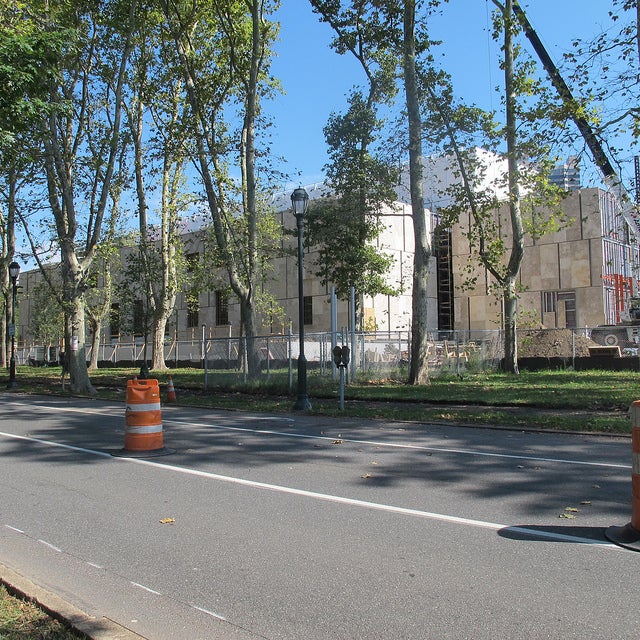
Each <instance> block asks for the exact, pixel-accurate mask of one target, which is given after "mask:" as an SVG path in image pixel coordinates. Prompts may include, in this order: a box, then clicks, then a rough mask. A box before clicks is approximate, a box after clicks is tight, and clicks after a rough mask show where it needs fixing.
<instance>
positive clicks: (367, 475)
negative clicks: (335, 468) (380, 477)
mask: <svg viewBox="0 0 640 640" xmlns="http://www.w3.org/2000/svg"><path fill="white" fill-rule="evenodd" d="M360 477H361V478H364V479H365V480H366V479H367V478H372V477H373V476H372V475H371V474H370V473H365V474H363V475H361V476H360Z"/></svg>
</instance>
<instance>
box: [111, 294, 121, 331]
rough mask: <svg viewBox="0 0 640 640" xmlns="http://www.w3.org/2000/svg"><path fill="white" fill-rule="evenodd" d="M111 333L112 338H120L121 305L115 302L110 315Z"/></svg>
mask: <svg viewBox="0 0 640 640" xmlns="http://www.w3.org/2000/svg"><path fill="white" fill-rule="evenodd" d="M109 331H110V332H111V337H112V338H119V337H120V305H119V304H118V303H117V302H114V303H113V304H112V305H111V312H110V314H109Z"/></svg>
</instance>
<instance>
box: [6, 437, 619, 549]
mask: <svg viewBox="0 0 640 640" xmlns="http://www.w3.org/2000/svg"><path fill="white" fill-rule="evenodd" d="M0 435H8V437H15V438H19V439H21V440H34V441H35V442H38V443H40V444H45V445H48V446H51V447H60V448H62V449H68V450H71V451H79V452H82V453H89V454H94V455H98V456H102V457H104V456H107V457H109V458H111V455H110V454H107V453H105V452H104V451H93V450H91V449H84V448H82V447H74V446H72V445H68V444H61V443H58V442H49V441H47V440H39V439H37V438H29V437H26V436H12V435H11V434H4V433H2V432H0ZM112 459H113V460H114V462H128V463H131V464H139V465H143V466H147V467H153V468H155V469H161V470H163V471H173V472H175V473H182V474H185V475H190V476H195V477H199V478H207V479H209V480H216V481H218V482H225V483H228V484H236V485H239V486H243V487H249V488H252V489H263V490H267V491H273V492H276V493H283V494H287V495H294V496H300V497H304V498H310V499H312V500H321V501H323V502H332V503H334V504H342V505H347V506H352V507H360V508H365V509H372V510H375V511H384V512H387V513H395V514H399V515H405V516H411V517H415V518H422V519H426V520H436V521H440V522H448V523H452V524H461V525H466V526H471V527H477V528H481V529H490V530H493V531H515V532H518V533H526V534H527V535H531V536H534V537H536V536H537V537H540V536H542V537H545V538H548V539H555V540H559V541H573V542H576V543H580V544H587V545H591V546H596V547H602V548H608V549H614V550H618V551H620V550H622V548H621V547H618V546H617V545H614V544H611V543H607V542H603V541H600V540H593V539H591V538H581V537H578V536H570V535H569V536H568V535H566V534H559V533H554V532H551V531H548V532H542V533H541V532H540V531H538V530H536V529H528V528H526V527H511V526H509V525H506V524H499V523H497V522H487V521H484V520H474V519H470V518H461V517H459V516H450V515H447V514H444V513H434V512H432V511H422V510H421V509H409V508H406V507H397V506H394V505H389V504H382V503H379V502H369V501H368V500H358V499H356V498H346V497H343V496H335V495H331V494H328V493H319V492H317V491H307V490H306V489H296V488H295V487H286V486H283V485H277V484H269V483H266V482H258V481H256V480H246V479H245V478H236V477H233V476H224V475H221V474H219V473H211V472H209V471H201V470H199V469H189V468H188V467H178V466H176V465H169V464H163V463H159V462H154V461H153V460H144V459H141V458H119V457H118V458H112Z"/></svg>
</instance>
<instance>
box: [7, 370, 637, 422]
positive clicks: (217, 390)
mask: <svg viewBox="0 0 640 640" xmlns="http://www.w3.org/2000/svg"><path fill="white" fill-rule="evenodd" d="M137 373H138V371H137V370H134V369H99V370H98V371H95V372H92V374H91V379H92V382H93V384H94V385H95V387H96V389H97V396H98V397H100V398H104V399H114V400H122V401H123V402H124V399H125V390H126V383H127V380H128V379H130V378H132V377H133V376H134V375H135V374H137ZM169 374H171V376H172V377H173V380H174V384H175V386H176V390H177V393H178V401H179V403H180V404H183V405H189V406H201V407H209V408H220V409H247V408H251V410H253V411H265V412H290V411H291V410H292V404H293V397H294V395H295V393H294V394H292V393H291V392H290V389H289V384H288V374H287V372H283V371H273V372H270V374H269V376H265V375H263V376H262V377H261V378H260V379H259V380H257V381H245V380H243V379H242V377H241V375H240V374H239V373H237V372H235V371H216V372H210V373H209V375H208V388H207V390H204V372H203V371H202V370H200V369H174V370H171V371H166V372H152V373H151V377H153V378H157V379H158V380H159V382H160V385H161V388H163V389H164V385H165V383H166V381H167V380H168V376H169ZM17 378H18V382H19V392H31V393H45V394H56V395H68V392H63V391H62V387H61V384H60V369H59V368H55V367H52V368H42V369H36V368H32V367H19V368H18V374H17ZM294 382H295V380H294ZM308 382H309V385H308V386H309V391H310V395H311V402H312V406H313V409H312V411H311V413H314V414H318V415H329V416H341V415H344V416H349V417H360V418H370V419H375V418H381V419H388V420H407V421H417V422H446V423H463V424H471V425H496V426H509V427H517V428H520V427H522V428H540V429H556V430H563V431H565V430H566V431H590V432H600V433H619V434H628V433H630V431H631V425H630V422H629V420H628V409H629V406H630V404H631V403H632V402H634V401H635V400H636V399H638V397H639V396H640V373H639V372H629V371H580V372H576V371H570V370H563V371H555V370H554V371H537V372H522V373H520V375H517V376H516V375H510V374H505V373H474V374H465V375H464V376H462V377H458V376H439V377H436V378H433V379H432V381H431V384H430V385H423V386H413V385H407V384H404V383H403V382H402V381H401V380H396V379H386V380H369V379H366V378H365V379H359V380H356V381H354V382H352V383H351V384H349V385H348V386H347V387H346V391H345V399H346V405H345V410H344V411H340V408H339V406H338V393H339V389H338V382H337V381H333V380H332V379H331V377H330V376H328V375H324V376H320V375H318V374H317V373H316V372H315V371H310V372H309V380H308ZM294 392H295V389H294Z"/></svg>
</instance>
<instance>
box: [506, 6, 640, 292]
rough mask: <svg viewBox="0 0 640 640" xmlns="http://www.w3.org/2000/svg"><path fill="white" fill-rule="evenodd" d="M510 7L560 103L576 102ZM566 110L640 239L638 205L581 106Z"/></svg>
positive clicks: (520, 14)
mask: <svg viewBox="0 0 640 640" xmlns="http://www.w3.org/2000/svg"><path fill="white" fill-rule="evenodd" d="M513 11H514V13H515V15H516V18H517V19H518V22H519V23H520V26H521V27H522V29H523V31H524V33H525V35H526V36H527V39H528V40H529V42H530V43H531V46H532V47H533V49H534V51H535V52H536V54H537V55H538V58H540V62H541V63H542V66H543V67H544V69H545V71H546V72H547V74H548V76H549V79H550V80H551V83H552V84H553V86H554V88H555V89H556V91H557V92H558V94H559V96H560V98H561V100H562V101H563V103H564V104H565V105H566V106H568V107H572V106H574V105H576V104H577V102H576V100H575V98H574V97H573V94H572V93H571V89H569V87H568V86H567V83H566V82H565V81H564V78H563V77H562V75H561V74H560V71H558V67H557V66H556V65H555V63H554V62H553V60H552V59H551V56H550V55H549V53H548V52H547V50H546V49H545V47H544V45H543V44H542V41H541V40H540V38H539V37H538V34H537V33H536V31H535V29H534V28H533V27H532V26H531V23H530V22H529V18H527V14H526V13H525V12H524V10H523V9H522V7H520V5H519V3H518V2H517V1H516V2H514V3H513ZM569 113H570V114H571V119H572V120H573V122H574V123H575V125H576V127H577V128H578V131H580V134H581V135H582V137H583V139H584V141H585V143H586V145H587V146H588V147H589V150H590V151H591V153H592V154H593V159H594V162H595V163H596V165H597V166H598V168H599V169H600V171H601V172H602V178H603V180H604V183H605V185H606V186H607V188H608V189H609V190H610V191H611V193H613V194H614V195H615V196H616V197H617V198H618V199H619V201H620V203H621V206H622V216H623V218H624V220H625V222H626V223H627V224H628V225H629V230H630V232H631V234H632V235H633V236H635V241H636V242H640V230H639V229H638V221H639V216H638V209H637V207H636V205H635V204H634V202H633V199H632V198H631V196H630V194H629V192H628V191H627V189H626V188H625V186H624V184H623V183H622V180H621V179H620V176H619V175H618V174H617V172H616V170H615V169H614V168H613V165H612V164H611V161H610V160H609V158H608V156H607V154H606V152H605V150H604V148H603V146H602V144H601V143H600V140H598V138H597V136H596V135H595V133H594V131H593V129H592V128H591V125H590V124H589V122H588V121H587V120H586V118H585V117H584V116H581V115H580V110H578V109H572V108H570V109H569ZM635 293H636V291H635V285H634V295H635Z"/></svg>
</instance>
